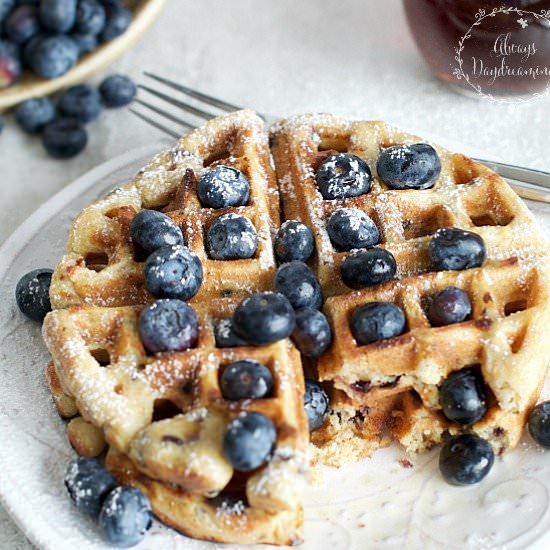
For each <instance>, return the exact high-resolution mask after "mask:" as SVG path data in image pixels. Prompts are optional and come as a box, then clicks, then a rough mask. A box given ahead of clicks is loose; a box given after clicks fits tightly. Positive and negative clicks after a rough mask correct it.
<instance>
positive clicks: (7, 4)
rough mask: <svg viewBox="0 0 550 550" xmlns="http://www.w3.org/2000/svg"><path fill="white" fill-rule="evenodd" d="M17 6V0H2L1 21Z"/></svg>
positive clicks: (0, 4) (0, 1)
mask: <svg viewBox="0 0 550 550" xmlns="http://www.w3.org/2000/svg"><path fill="white" fill-rule="evenodd" d="M14 6H15V0H0V23H1V22H2V21H3V20H4V18H5V17H7V15H8V14H9V13H10V12H11V10H12V9H13V8H14Z"/></svg>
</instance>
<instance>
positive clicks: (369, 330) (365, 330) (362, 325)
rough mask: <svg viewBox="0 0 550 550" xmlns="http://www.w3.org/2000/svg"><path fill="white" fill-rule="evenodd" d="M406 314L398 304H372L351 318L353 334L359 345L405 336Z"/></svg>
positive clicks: (358, 309) (354, 313)
mask: <svg viewBox="0 0 550 550" xmlns="http://www.w3.org/2000/svg"><path fill="white" fill-rule="evenodd" d="M405 322H406V319H405V313H404V312H403V310H402V309H401V308H400V307H399V306H398V305H397V304H390V303H388V302H370V303H368V304H365V305H363V306H360V307H358V308H357V309H356V310H355V311H354V312H353V314H352V316H351V332H352V334H353V337H354V338H355V340H356V341H357V343H358V344H359V345H364V344H370V343H372V342H377V341H379V340H386V339H387V338H393V337H394V336H399V335H400V334H403V332H404V330H405Z"/></svg>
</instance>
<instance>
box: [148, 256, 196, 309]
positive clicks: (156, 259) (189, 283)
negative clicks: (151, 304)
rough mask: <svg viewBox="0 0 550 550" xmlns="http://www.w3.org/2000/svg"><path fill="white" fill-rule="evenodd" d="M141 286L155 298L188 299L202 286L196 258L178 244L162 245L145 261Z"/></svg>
mask: <svg viewBox="0 0 550 550" xmlns="http://www.w3.org/2000/svg"><path fill="white" fill-rule="evenodd" d="M143 272H144V275H145V287H146V288H147V290H148V291H149V292H150V293H151V294H152V295H153V296H154V297H155V298H178V299H179V300H189V299H191V298H192V297H193V296H195V294H196V293H197V292H198V291H199V288H200V287H201V284H202V264H201V261H200V260H199V257H198V256H197V255H196V254H195V253H194V252H192V251H191V250H189V248H187V247H185V246H181V245H176V246H163V247H162V248H159V249H158V250H155V251H154V252H152V253H151V255H150V256H149V257H148V258H147V261H146V262H145V266H144V268H143Z"/></svg>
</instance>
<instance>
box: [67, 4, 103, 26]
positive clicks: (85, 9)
mask: <svg viewBox="0 0 550 550" xmlns="http://www.w3.org/2000/svg"><path fill="white" fill-rule="evenodd" d="M104 27H105V8H104V7H103V6H102V5H101V4H100V3H99V2H98V1H97V0H78V5H77V7H76V18H75V26H74V30H75V31H76V32H79V33H83V34H93V35H96V34H99V33H100V32H101V31H102V30H103V28H104Z"/></svg>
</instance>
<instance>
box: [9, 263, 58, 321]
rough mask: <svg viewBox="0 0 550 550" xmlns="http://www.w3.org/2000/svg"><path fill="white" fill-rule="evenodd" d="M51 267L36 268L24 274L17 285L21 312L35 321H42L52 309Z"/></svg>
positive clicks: (17, 296) (17, 298)
mask: <svg viewBox="0 0 550 550" xmlns="http://www.w3.org/2000/svg"><path fill="white" fill-rule="evenodd" d="M52 274H53V271H52V270H51V269H35V270H34V271H30V272H29V273H27V274H25V275H23V277H21V279H19V282H18V283H17V286H16V287H15V299H16V301H17V305H18V307H19V309H20V310H21V313H23V314H24V315H26V316H27V317H28V318H29V319H32V320H33V321H42V320H43V319H44V317H46V314H47V313H48V312H49V311H51V309H52V306H51V304H50V294H49V292H50V284H51V281H52Z"/></svg>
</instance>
